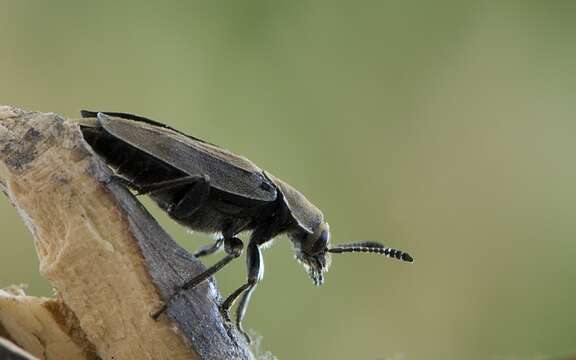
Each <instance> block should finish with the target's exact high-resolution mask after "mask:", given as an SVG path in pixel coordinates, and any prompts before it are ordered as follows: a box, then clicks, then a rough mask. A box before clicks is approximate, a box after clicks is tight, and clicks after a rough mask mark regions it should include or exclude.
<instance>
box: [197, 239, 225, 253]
mask: <svg viewBox="0 0 576 360" xmlns="http://www.w3.org/2000/svg"><path fill="white" fill-rule="evenodd" d="M222 245H224V238H223V237H220V238H218V239H216V241H215V242H214V243H213V244H209V245H206V246H202V247H200V248H199V249H198V250H196V251H195V252H194V256H196V257H197V258H199V257H202V256H206V255H212V254H214V253H215V252H216V251H218V250H220V249H221V248H222Z"/></svg>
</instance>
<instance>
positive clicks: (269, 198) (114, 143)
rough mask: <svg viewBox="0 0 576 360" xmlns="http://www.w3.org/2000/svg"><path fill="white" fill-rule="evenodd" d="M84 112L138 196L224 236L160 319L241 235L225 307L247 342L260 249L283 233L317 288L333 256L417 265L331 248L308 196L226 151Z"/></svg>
mask: <svg viewBox="0 0 576 360" xmlns="http://www.w3.org/2000/svg"><path fill="white" fill-rule="evenodd" d="M81 115H82V118H83V119H81V120H80V128H81V131H82V133H83V136H84V138H85V140H86V141H87V142H88V144H89V145H90V146H91V147H92V148H93V149H94V151H95V152H96V153H97V154H99V155H100V156H101V157H102V158H103V159H104V160H105V161H106V163H107V164H108V165H109V166H110V167H112V169H113V170H114V171H115V175H114V178H115V179H117V180H118V181H120V182H122V183H123V184H125V185H126V186H127V187H129V188H131V189H133V190H134V191H136V193H137V194H139V195H143V194H147V195H149V196H150V197H151V198H152V200H153V201H154V202H156V203H157V204H158V206H159V207H160V208H161V209H163V210H164V211H166V212H167V213H168V215H169V216H170V217H171V218H172V219H174V220H175V221H176V222H178V223H180V224H181V225H183V226H185V227H187V228H190V229H192V230H195V231H199V232H204V233H217V234H220V237H219V238H217V240H216V241H215V242H214V243H213V244H211V245H208V246H204V247H201V248H200V249H199V250H198V251H196V252H195V253H194V255H195V256H197V257H202V256H206V255H209V254H213V253H215V252H217V251H218V250H219V249H221V248H222V247H224V250H225V253H226V255H225V256H224V258H223V259H222V260H220V261H219V262H217V263H216V264H214V265H213V266H211V267H209V268H208V269H206V270H205V271H204V272H203V273H201V274H199V275H197V276H195V277H193V278H192V279H190V280H189V281H186V282H185V283H184V284H182V286H181V287H180V288H179V289H178V290H177V291H176V292H175V293H174V294H173V295H172V297H170V298H169V299H168V301H166V303H165V304H164V306H163V307H162V308H161V309H159V310H158V311H156V312H155V313H154V314H152V317H153V318H154V319H158V317H159V316H160V315H161V314H162V313H163V312H164V311H165V310H166V309H167V307H168V306H169V304H170V301H171V300H172V299H173V298H174V297H175V296H177V295H178V294H179V293H181V291H184V290H187V289H191V288H194V287H195V286H196V285H198V284H200V283H202V282H203V281H205V280H206V279H208V278H209V277H210V276H212V275H214V274H215V273H216V272H218V271H219V270H220V269H222V268H223V267H224V266H225V265H226V264H228V263H229V262H230V261H232V260H233V259H235V258H237V257H239V256H240V255H241V253H242V251H243V248H244V244H243V242H242V241H241V240H240V239H239V238H238V237H237V236H238V234H240V233H242V232H246V231H250V232H251V235H250V238H249V241H248V245H247V246H246V252H247V254H246V265H247V280H246V282H245V283H244V284H243V285H242V286H240V287H239V288H238V289H237V290H236V291H234V292H232V294H230V295H229V296H228V297H227V298H226V299H225V300H224V302H223V303H222V304H221V305H220V309H221V312H222V315H223V317H224V318H225V320H226V321H228V322H230V321H231V320H230V317H229V310H230V308H231V307H232V305H233V304H234V303H235V302H236V301H237V300H238V299H239V301H240V302H239V305H238V308H237V311H236V317H235V325H236V327H237V329H238V330H239V331H240V332H241V333H242V334H243V335H244V336H245V337H246V339H247V341H250V338H249V337H248V335H247V334H246V332H245V331H244V330H243V329H242V324H241V322H242V319H243V318H244V315H245V313H246V307H247V305H248V302H249V299H250V295H251V293H252V292H253V291H254V288H255V287H256V285H257V283H258V282H259V281H260V280H261V279H262V276H263V270H264V268H263V260H262V253H261V247H262V246H263V245H265V244H267V243H268V242H270V241H271V240H272V239H273V238H275V237H277V236H279V235H282V234H286V235H287V236H288V238H289V239H290V240H291V242H292V244H293V248H294V251H295V257H296V259H297V260H298V261H299V262H300V263H302V264H303V265H304V267H305V269H306V271H307V272H308V275H309V276H310V278H311V279H312V281H313V283H314V284H315V285H321V284H322V283H323V282H324V273H325V272H326V271H327V270H328V267H329V265H330V262H331V257H330V254H341V253H355V252H365V253H376V254H381V255H385V256H388V257H391V258H395V259H399V260H403V261H406V262H412V261H413V258H412V257H411V256H410V255H409V254H408V253H406V252H403V251H400V250H397V249H393V248H389V247H386V246H384V245H382V244H380V243H377V242H373V241H364V242H357V243H350V244H343V245H338V246H331V244H330V230H329V226H328V223H327V222H326V220H325V219H324V215H323V214H322V212H321V211H320V210H319V209H318V208H317V207H316V206H314V205H313V204H312V203H311V202H310V201H309V200H308V199H306V197H304V195H302V194H301V193H300V192H299V191H297V190H296V189H294V188H293V187H292V186H290V185H288V184H287V183H286V182H284V181H282V180H280V179H279V178H277V177H275V176H274V175H272V174H270V173H269V172H267V171H264V170H262V169H260V168H259V167H258V166H256V165H255V164H254V163H253V162H251V161H250V160H248V159H246V158H244V157H242V156H239V155H236V154H234V153H232V152H230V151H228V150H226V149H224V148H221V147H219V146H216V145H214V144H211V143H209V142H206V141H204V140H201V139H198V138H196V137H193V136H190V135H186V134H184V133H183V132H180V131H178V130H175V129H173V128H171V127H170V126H168V125H165V124H162V123H160V122H157V121H154V120H150V119H147V118H145V117H141V116H138V115H133V114H129V113H118V112H94V111H86V110H83V111H81Z"/></svg>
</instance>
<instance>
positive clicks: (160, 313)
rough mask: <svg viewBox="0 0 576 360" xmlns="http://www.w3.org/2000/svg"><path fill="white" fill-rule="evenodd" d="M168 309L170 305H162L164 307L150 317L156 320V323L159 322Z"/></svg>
mask: <svg viewBox="0 0 576 360" xmlns="http://www.w3.org/2000/svg"><path fill="white" fill-rule="evenodd" d="M167 309H168V304H167V303H166V304H164V305H162V307H161V308H160V309H158V310H156V311H155V312H153V313H152V314H150V317H151V318H152V319H154V321H158V318H160V315H162V314H163V313H164V312H165V311H166V310H167Z"/></svg>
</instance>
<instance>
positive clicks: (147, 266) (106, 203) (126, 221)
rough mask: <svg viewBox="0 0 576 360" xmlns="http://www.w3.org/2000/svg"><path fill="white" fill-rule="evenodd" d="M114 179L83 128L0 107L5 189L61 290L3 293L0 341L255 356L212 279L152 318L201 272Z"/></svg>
mask: <svg viewBox="0 0 576 360" xmlns="http://www.w3.org/2000/svg"><path fill="white" fill-rule="evenodd" d="M110 175H111V174H110V171H109V170H108V168H107V167H106V166H105V165H104V164H103V163H102V162H101V161H100V160H99V159H98V157H97V156H96V155H94V153H93V152H92V150H91V149H90V148H89V147H88V146H87V145H86V143H85V142H84V140H83V138H82V134H81V133H80V131H79V129H78V126H77V125H76V123H74V122H72V121H68V120H65V119H63V118H61V117H59V116H57V115H55V114H49V113H48V114H46V113H38V112H26V111H24V110H21V109H18V108H14V107H8V106H0V187H1V189H2V190H3V191H4V193H5V194H6V195H7V196H8V198H9V199H10V201H11V202H12V204H13V205H14V206H15V208H16V209H17V211H18V212H19V214H20V216H21V217H22V219H23V220H24V222H25V223H26V225H27V226H28V228H29V229H30V231H31V233H32V234H33V236H34V242H35V246H36V250H37V253H38V258H39V263H40V273H41V274H42V275H43V276H44V277H45V278H46V279H48V280H49V281H50V282H51V284H52V285H53V287H54V289H55V291H56V294H57V295H56V298H55V299H45V298H34V297H30V296H25V294H23V292H22V291H21V290H18V289H15V288H12V289H7V290H3V291H0V337H4V338H7V339H8V340H10V341H11V342H12V343H15V344H17V345H19V346H20V347H22V348H23V349H24V350H26V351H27V352H29V353H31V354H32V355H34V356H36V357H37V358H38V359H54V358H58V359H116V360H128V359H135V360H136V359H138V360H140V359H253V355H252V354H251V352H250V350H249V348H248V346H247V344H246V343H245V341H244V340H243V338H242V337H240V336H238V333H237V331H236V330H235V329H233V328H231V327H230V326H229V325H228V324H227V323H225V322H224V320H223V318H222V316H221V314H220V312H219V309H218V302H219V301H220V296H219V294H218V291H217V289H216V286H215V284H214V283H213V281H207V282H205V283H203V284H201V285H199V286H197V287H196V288H195V289H194V290H192V291H187V292H186V293H185V294H183V295H182V296H179V297H178V298H177V299H176V300H175V301H173V302H172V303H171V304H170V307H169V308H168V310H167V315H168V316H167V317H162V318H160V320H159V321H154V320H153V319H152V318H151V317H150V313H152V312H153V311H154V310H156V309H158V308H159V307H161V306H162V304H163V303H164V301H165V300H166V299H168V297H169V296H170V295H171V294H172V292H173V291H174V289H175V288H177V287H178V286H179V285H180V284H182V283H183V282H185V281H186V280H187V279H190V278H191V277H193V276H194V275H195V274H198V273H200V272H202V271H203V270H204V267H203V266H202V264H201V263H200V262H199V261H198V260H197V259H195V258H194V257H193V256H191V255H189V254H188V253H187V252H186V251H185V250H184V249H182V248H181V247H180V246H179V245H177V244H176V243H175V242H174V241H173V240H172V239H171V238H170V236H169V235H168V234H167V233H166V232H165V231H164V230H163V229H162V228H161V227H160V226H159V225H158V223H157V222H156V221H155V220H154V219H153V218H152V217H151V216H150V215H149V214H148V212H147V211H146V209H145V208H144V207H143V206H142V205H141V204H140V203H139V202H138V201H137V200H136V199H135V198H134V196H132V194H131V193H130V192H128V191H127V190H126V189H125V188H124V187H122V186H121V185H119V184H117V183H115V182H111V181H109V179H110ZM5 241H9V239H6V240H5ZM14 280H15V281H18V279H14ZM40 325H41V326H40ZM47 329H48V330H49V329H53V331H47ZM5 343H7V344H9V342H6V341H5V340H2V342H1V343H0V354H3V352H2V351H5V349H7V347H5V346H4V344H5ZM6 351H8V350H6ZM22 356H24V355H22ZM26 356H28V355H26ZM14 358H15V359H17V357H14ZM21 358H23V359H24V358H25V357H21Z"/></svg>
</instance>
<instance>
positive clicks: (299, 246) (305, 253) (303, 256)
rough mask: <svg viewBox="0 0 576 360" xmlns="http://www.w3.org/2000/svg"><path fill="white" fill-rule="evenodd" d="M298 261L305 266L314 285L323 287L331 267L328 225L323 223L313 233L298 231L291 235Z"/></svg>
mask: <svg viewBox="0 0 576 360" xmlns="http://www.w3.org/2000/svg"><path fill="white" fill-rule="evenodd" d="M290 238H291V240H292V243H293V244H294V251H295V252H296V259H297V260H298V261H299V262H300V263H301V264H302V265H304V268H305V269H306V271H307V272H308V275H309V276H310V278H311V279H312V281H313V282H314V285H322V283H323V282H324V273H325V272H326V271H328V267H329V266H330V254H328V252H327V250H328V245H329V244H330V228H329V226H328V223H326V222H323V223H321V224H320V225H319V226H318V227H317V228H316V230H315V231H314V232H313V233H308V232H304V231H298V232H295V233H291V234H290Z"/></svg>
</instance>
